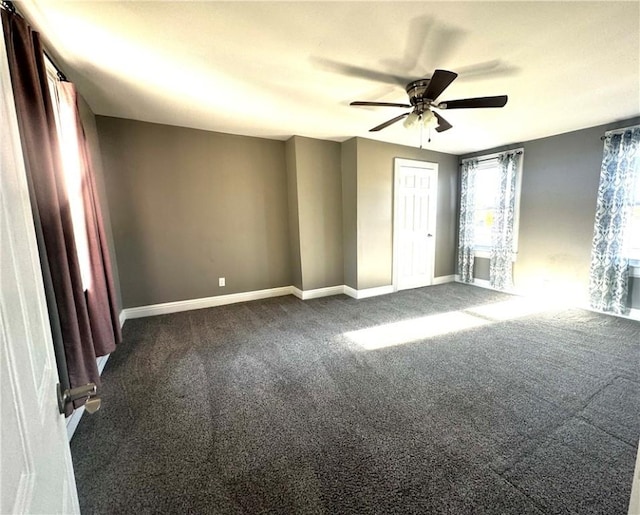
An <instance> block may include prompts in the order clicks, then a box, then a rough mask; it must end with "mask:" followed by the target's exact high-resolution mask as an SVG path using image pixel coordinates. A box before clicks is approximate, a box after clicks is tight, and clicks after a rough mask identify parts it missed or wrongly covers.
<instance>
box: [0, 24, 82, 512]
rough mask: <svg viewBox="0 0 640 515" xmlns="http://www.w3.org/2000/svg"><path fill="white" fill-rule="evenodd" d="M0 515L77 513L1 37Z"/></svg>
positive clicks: (74, 488)
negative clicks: (17, 514)
mask: <svg viewBox="0 0 640 515" xmlns="http://www.w3.org/2000/svg"><path fill="white" fill-rule="evenodd" d="M0 55H1V56H2V57H1V59H2V61H1V63H0V79H1V80H0V86H1V88H0V120H2V123H0V150H1V154H0V392H1V397H0V399H1V402H2V404H1V405H0V410H1V412H2V416H1V417H0V435H1V437H0V470H1V472H0V513H12V514H13V513H79V512H80V509H79V506H78V495H77V491H76V485H75V480H74V475H73V466H72V463H71V453H70V451H69V444H68V441H67V433H66V428H65V422H64V417H63V416H62V415H60V413H59V411H58V405H57V395H56V384H57V382H58V373H57V368H56V364H55V358H54V355H53V344H52V341H51V330H50V328H49V319H48V315H47V308H46V302H45V297H44V288H43V281H42V273H41V271H40V264H39V260H38V250H37V246H36V238H35V231H34V228H33V219H32V217H31V207H30V203H29V194H28V190H27V182H26V176H25V171H24V162H23V160H22V153H21V147H20V140H19V136H18V129H17V121H16V114H15V107H14V104H13V97H12V93H11V83H10V80H9V69H8V67H7V58H6V55H7V54H6V50H5V44H4V40H3V38H2V37H1V36H0Z"/></svg>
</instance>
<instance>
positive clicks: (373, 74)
mask: <svg viewBox="0 0 640 515" xmlns="http://www.w3.org/2000/svg"><path fill="white" fill-rule="evenodd" d="M311 61H312V62H313V63H314V64H315V65H316V66H318V67H320V68H324V69H325V70H327V71H331V72H334V73H341V74H343V75H347V76H349V77H356V78H358V79H367V80H374V81H376V82H384V83H386V84H394V85H396V86H402V87H404V86H405V85H406V84H407V82H409V81H410V80H411V79H408V78H406V77H400V76H398V75H393V74H391V73H385V72H379V71H376V70H369V69H367V68H362V67H360V66H353V65H351V64H346V63H341V62H339V61H333V60H331V59H325V58H322V57H311Z"/></svg>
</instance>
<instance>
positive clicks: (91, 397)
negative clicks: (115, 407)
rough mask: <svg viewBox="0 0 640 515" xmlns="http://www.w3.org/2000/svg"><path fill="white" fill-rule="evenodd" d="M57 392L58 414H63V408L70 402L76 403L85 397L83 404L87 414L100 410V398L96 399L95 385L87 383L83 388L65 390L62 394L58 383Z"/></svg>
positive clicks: (96, 390) (96, 389)
mask: <svg viewBox="0 0 640 515" xmlns="http://www.w3.org/2000/svg"><path fill="white" fill-rule="evenodd" d="M57 391H58V409H59V410H60V413H64V412H65V407H66V405H67V404H69V403H70V402H73V401H77V400H79V399H82V398H85V397H86V399H87V401H86V402H85V403H84V409H86V410H87V411H88V412H89V414H93V413H95V412H96V411H98V410H99V409H100V404H101V403H102V401H101V400H100V397H96V394H97V393H98V388H97V387H96V385H95V383H88V384H86V385H84V386H78V387H77V388H71V389H67V390H65V391H64V392H63V391H62V387H61V386H60V383H58V385H57Z"/></svg>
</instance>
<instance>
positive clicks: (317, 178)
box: [287, 136, 344, 290]
mask: <svg viewBox="0 0 640 515" xmlns="http://www.w3.org/2000/svg"><path fill="white" fill-rule="evenodd" d="M290 142H292V143H293V145H294V147H295V152H294V153H293V154H294V158H295V170H294V172H295V183H296V186H297V198H296V200H297V206H296V207H294V208H293V209H292V203H291V196H290V197H289V198H290V202H289V208H290V210H291V211H292V212H293V211H295V212H296V214H297V218H298V220H297V224H298V226H299V230H300V237H299V252H300V258H299V259H300V264H301V271H302V288H301V289H303V290H314V289H317V288H324V287H328V286H337V285H342V284H344V273H343V253H342V177H341V170H340V159H341V156H340V143H336V142H333V141H323V140H318V139H311V138H303V137H301V136H294V137H293V138H292V139H291V140H289V141H288V142H287V144H288V145H289V143H290ZM287 166H289V161H288V162H287ZM287 173H288V175H289V176H291V175H292V170H289V169H288V170H287ZM290 182H291V181H290ZM292 240H293V241H292V243H293V244H294V245H295V238H293V239H292ZM292 248H293V246H292Z"/></svg>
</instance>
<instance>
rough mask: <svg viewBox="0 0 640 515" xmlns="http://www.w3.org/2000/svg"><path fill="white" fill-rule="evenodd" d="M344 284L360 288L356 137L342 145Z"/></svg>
mask: <svg viewBox="0 0 640 515" xmlns="http://www.w3.org/2000/svg"><path fill="white" fill-rule="evenodd" d="M341 151H342V152H341V165H342V251H343V254H344V267H343V270H344V284H345V285H347V286H349V287H351V288H354V289H357V288H358V203H357V201H356V199H357V198H358V154H357V141H356V139H355V138H353V139H350V140H347V141H345V142H343V143H342V145H341Z"/></svg>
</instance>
